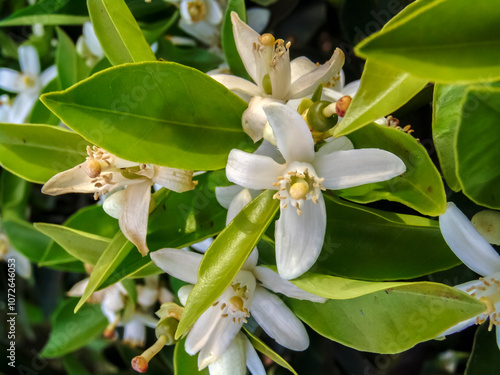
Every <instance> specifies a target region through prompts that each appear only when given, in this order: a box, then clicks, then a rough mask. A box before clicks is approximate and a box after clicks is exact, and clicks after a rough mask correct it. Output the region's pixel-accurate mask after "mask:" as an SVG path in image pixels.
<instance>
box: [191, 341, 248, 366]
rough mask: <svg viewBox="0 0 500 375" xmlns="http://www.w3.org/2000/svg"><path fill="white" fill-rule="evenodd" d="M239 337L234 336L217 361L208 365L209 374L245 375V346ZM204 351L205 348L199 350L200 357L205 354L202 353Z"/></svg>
mask: <svg viewBox="0 0 500 375" xmlns="http://www.w3.org/2000/svg"><path fill="white" fill-rule="evenodd" d="M239 336H240V335H236V337H235V338H234V339H233V341H232V342H231V344H230V345H229V347H228V348H227V349H226V351H225V352H224V354H223V355H222V356H221V357H220V358H219V359H217V360H216V361H214V362H212V363H211V364H209V365H208V370H209V372H210V374H212V375H214V374H217V375H233V374H234V375H245V374H246V373H247V366H246V346H245V343H244V342H243V339H241V338H240V337H239ZM204 351H205V348H203V349H202V350H201V352H200V356H202V354H205V353H203V352H204ZM202 362H203V361H202ZM200 367H204V366H200Z"/></svg>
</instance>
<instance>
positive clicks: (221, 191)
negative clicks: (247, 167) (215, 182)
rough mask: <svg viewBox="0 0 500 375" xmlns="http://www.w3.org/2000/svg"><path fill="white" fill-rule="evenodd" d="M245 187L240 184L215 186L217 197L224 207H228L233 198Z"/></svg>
mask: <svg viewBox="0 0 500 375" xmlns="http://www.w3.org/2000/svg"><path fill="white" fill-rule="evenodd" d="M243 189H244V188H243V187H241V186H239V185H231V186H217V187H216V188H215V197H216V198H217V202H219V204H220V205H221V206H222V207H224V208H225V209H228V208H229V205H230V204H231V201H232V200H233V198H234V197H235V196H236V195H238V193H239V192H240V191H241V190H243Z"/></svg>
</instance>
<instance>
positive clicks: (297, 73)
mask: <svg viewBox="0 0 500 375" xmlns="http://www.w3.org/2000/svg"><path fill="white" fill-rule="evenodd" d="M317 67H318V66H317V65H316V64H315V63H313V62H312V61H311V60H309V59H308V58H307V57H305V56H300V57H297V58H295V59H293V60H292V61H291V62H290V68H291V71H292V80H291V81H292V82H294V81H296V80H297V79H299V78H300V77H302V76H303V75H306V74H307V73H310V72H312V71H313V70H315V69H316V68H317Z"/></svg>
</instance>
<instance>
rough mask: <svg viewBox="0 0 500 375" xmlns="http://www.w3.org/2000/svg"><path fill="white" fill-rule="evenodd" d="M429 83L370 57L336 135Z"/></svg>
mask: <svg viewBox="0 0 500 375" xmlns="http://www.w3.org/2000/svg"><path fill="white" fill-rule="evenodd" d="M426 84H427V80H425V79H421V78H418V77H416V76H413V75H411V74H409V73H406V72H404V71H401V70H400V69H397V68H393V67H389V66H387V65H384V64H381V63H378V62H376V61H374V60H368V61H367V62H366V64H365V69H364V71H363V74H362V76H361V84H360V86H359V90H358V92H357V93H356V95H355V96H354V98H353V100H352V102H351V104H350V106H349V109H348V110H347V113H346V114H345V117H344V118H343V119H342V121H341V122H340V123H339V124H338V125H336V126H335V128H334V130H333V134H334V136H335V137H339V136H341V135H346V134H349V133H351V132H353V131H355V130H357V129H360V128H362V127H363V126H365V125H367V124H369V123H370V122H373V121H375V120H377V119H378V118H380V117H383V116H387V115H388V114H390V113H392V112H394V111H396V110H397V109H398V108H400V107H402V106H403V105H404V104H406V103H407V102H408V101H409V100H410V99H411V98H413V97H414V96H415V95H416V94H417V93H418V92H419V91H420V90H422V89H423V88H424V87H425V85H426Z"/></svg>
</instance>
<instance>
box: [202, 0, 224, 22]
mask: <svg viewBox="0 0 500 375" xmlns="http://www.w3.org/2000/svg"><path fill="white" fill-rule="evenodd" d="M206 4H207V8H208V9H207V15H206V21H207V22H208V23H211V24H212V25H218V24H219V23H220V21H222V11H221V10H220V7H219V4H217V1H215V0H207V1H206Z"/></svg>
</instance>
